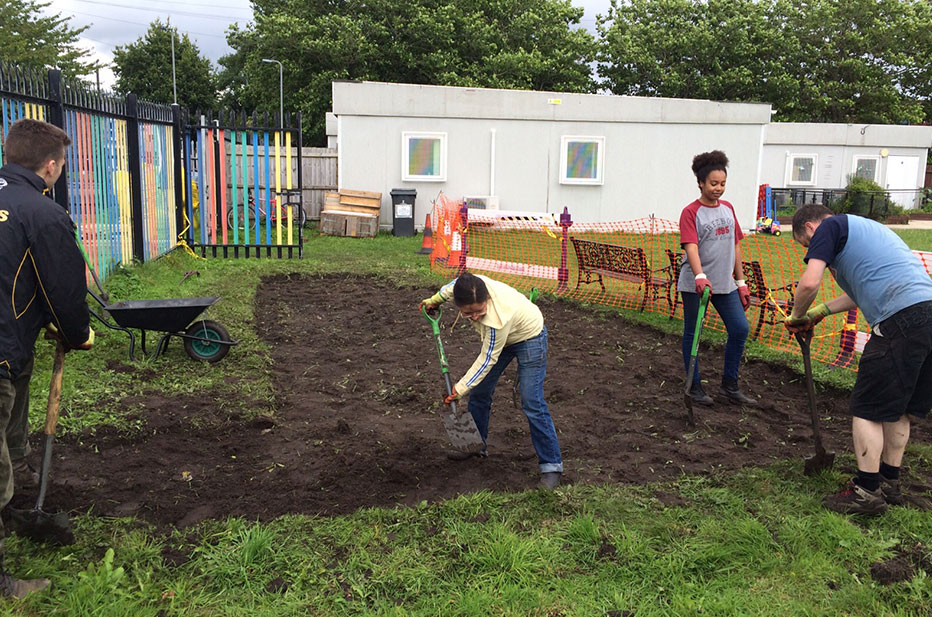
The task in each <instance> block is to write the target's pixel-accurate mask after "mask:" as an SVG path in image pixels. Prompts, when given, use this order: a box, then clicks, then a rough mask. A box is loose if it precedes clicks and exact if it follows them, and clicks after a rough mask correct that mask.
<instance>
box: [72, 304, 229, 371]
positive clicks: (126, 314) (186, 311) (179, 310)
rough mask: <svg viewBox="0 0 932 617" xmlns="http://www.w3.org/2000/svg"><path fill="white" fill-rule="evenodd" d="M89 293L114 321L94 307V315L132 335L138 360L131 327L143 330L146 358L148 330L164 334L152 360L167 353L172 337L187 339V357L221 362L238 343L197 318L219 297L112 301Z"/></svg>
mask: <svg viewBox="0 0 932 617" xmlns="http://www.w3.org/2000/svg"><path fill="white" fill-rule="evenodd" d="M88 293H90V294H91V296H93V298H94V299H95V300H97V303H98V304H100V306H101V307H102V308H103V309H104V311H106V313H108V314H109V315H110V317H111V319H113V323H111V322H110V321H109V320H107V319H105V318H104V316H103V315H100V314H98V313H97V311H95V310H94V309H90V311H91V314H92V315H93V316H94V317H96V318H97V320H98V321H100V323H102V324H103V325H105V326H106V327H108V328H110V329H111V330H121V331H123V332H125V333H126V334H127V335H128V336H129V359H130V360H135V359H136V358H135V354H134V352H135V348H136V336H135V335H134V334H133V332H132V330H130V328H135V329H137V330H139V331H140V332H141V333H142V334H141V347H142V353H143V355H145V356H147V357H148V356H149V355H150V354H149V352H148V351H147V350H146V331H147V330H148V331H152V332H161V333H163V334H162V337H161V338H160V339H159V342H158V344H157V345H156V346H155V352H154V353H153V354H152V358H153V359H155V358H158V357H159V356H160V355H161V354H163V353H165V351H166V350H167V349H168V341H169V339H170V338H171V337H173V336H176V337H178V338H180V339H183V340H184V350H185V351H186V352H187V354H188V356H190V357H191V358H193V359H194V360H200V361H202V362H219V361H220V360H222V359H223V358H224V356H226V355H227V353H229V351H230V347H232V346H233V345H236V344H237V343H238V341H233V340H231V339H230V333H229V332H227V329H226V328H224V327H223V326H222V325H220V324H219V323H217V322H216V321H211V320H209V319H201V320H199V321H195V320H196V319H197V318H198V316H199V315H200V314H201V313H203V312H204V311H205V310H206V309H207V308H208V307H210V306H213V305H214V304H216V302H217V301H218V300H219V299H220V298H219V297H213V298H170V299H167V300H123V301H121V302H116V303H113V304H109V303H107V302H105V301H104V300H103V299H102V298H101V297H100V296H98V295H97V294H95V293H94V292H93V291H91V290H90V289H88Z"/></svg>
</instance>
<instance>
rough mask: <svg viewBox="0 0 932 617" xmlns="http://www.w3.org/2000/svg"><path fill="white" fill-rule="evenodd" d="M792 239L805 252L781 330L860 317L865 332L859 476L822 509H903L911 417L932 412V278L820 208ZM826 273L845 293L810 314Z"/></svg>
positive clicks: (804, 211)
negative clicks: (845, 315)
mask: <svg viewBox="0 0 932 617" xmlns="http://www.w3.org/2000/svg"><path fill="white" fill-rule="evenodd" d="M793 239H795V240H796V241H797V242H799V243H800V244H802V245H803V246H805V247H808V249H809V250H808V252H807V253H806V257H805V258H804V261H805V262H806V271H805V272H804V273H803V275H802V277H801V278H800V279H799V286H798V287H797V288H796V297H795V299H794V302H793V312H792V314H791V315H790V316H789V317H787V319H786V327H787V329H789V330H790V331H791V332H799V331H805V330H810V329H812V327H813V326H815V324H817V323H818V322H819V321H821V320H822V319H824V318H825V317H826V316H828V315H831V314H832V313H841V312H845V311H848V310H851V309H853V308H858V309H860V310H861V312H862V313H863V314H864V318H865V319H867V323H868V324H869V325H870V327H871V333H872V334H871V337H870V340H869V341H868V342H867V345H866V346H865V347H864V353H863V354H862V355H861V360H860V362H859V364H858V377H857V381H856V382H855V384H854V390H853V391H852V392H851V402H850V409H851V415H852V416H853V418H852V424H851V433H852V437H853V441H854V454H855V457H856V459H857V465H858V473H857V475H856V476H855V477H854V478H853V479H852V480H851V482H849V484H848V486H847V488H845V490H843V491H842V492H840V493H838V494H837V495H829V496H827V497H826V498H825V501H824V504H825V507H826V508H828V509H830V510H834V511H836V512H843V513H857V514H881V513H883V512H885V511H886V509H887V505H888V504H890V505H902V504H903V503H904V499H903V495H902V493H901V492H900V482H899V477H900V464H901V463H902V460H903V452H904V451H905V450H906V443H907V442H908V441H909V427H910V418H909V417H910V416H914V417H916V418H919V419H922V418H924V417H925V416H926V415H928V413H929V410H930V408H932V279H930V278H929V274H928V273H927V272H926V271H925V268H924V267H923V266H922V263H920V261H919V260H918V259H917V258H916V256H915V255H914V254H913V253H912V251H910V249H909V247H908V246H906V243H904V242H903V240H901V239H900V237H899V236H897V235H896V234H894V233H893V232H892V231H890V230H889V229H887V228H886V227H884V226H883V225H881V224H880V223H877V222H875V221H871V220H869V219H866V218H863V217H860V216H854V215H850V214H839V215H836V216H833V215H832V212H831V210H829V209H828V208H826V207H825V206H822V205H819V204H811V205H807V206H803V207H802V208H800V209H799V210H797V212H796V214H795V216H793ZM826 268H828V269H829V270H831V272H832V275H833V276H834V277H835V281H836V282H837V283H838V285H839V287H841V288H842V290H843V291H844V292H845V293H844V294H842V295H841V296H839V297H837V298H835V299H833V300H829V301H828V302H826V303H824V304H817V305H815V306H810V305H812V301H813V300H814V299H815V297H816V293H817V292H818V291H819V287H820V286H821V284H822V275H823V274H824V272H825V269H826Z"/></svg>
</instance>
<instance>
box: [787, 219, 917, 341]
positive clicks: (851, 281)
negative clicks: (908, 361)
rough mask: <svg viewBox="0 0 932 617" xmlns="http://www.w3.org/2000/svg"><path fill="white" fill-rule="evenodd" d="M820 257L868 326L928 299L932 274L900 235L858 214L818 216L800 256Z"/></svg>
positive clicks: (807, 257)
mask: <svg viewBox="0 0 932 617" xmlns="http://www.w3.org/2000/svg"><path fill="white" fill-rule="evenodd" d="M810 259H820V260H822V261H824V262H825V263H826V264H828V266H829V269H830V270H831V272H832V275H833V276H834V277H835V280H836V281H837V282H838V285H839V287H841V288H842V289H843V290H844V291H845V293H846V294H848V296H849V297H850V298H851V299H852V300H854V303H855V304H857V305H858V308H859V309H861V311H862V312H863V313H864V318H865V319H867V323H869V324H870V325H871V326H875V325H877V324H878V323H880V322H882V321H883V320H885V319H887V318H888V317H891V316H892V315H894V314H895V313H897V312H899V311H901V310H903V309H904V308H907V307H910V306H913V305H914V304H918V303H920V302H926V301H929V300H932V278H929V274H928V273H927V272H926V271H925V268H924V267H923V266H922V263H921V262H920V261H919V260H918V259H917V258H916V256H915V255H914V254H913V252H912V251H911V250H910V249H909V247H908V246H906V243H905V242H903V240H902V239H901V238H900V237H899V236H898V235H896V234H895V233H893V232H892V231H890V230H889V229H887V228H886V227H885V226H884V225H881V224H880V223H877V222H876V221H872V220H870V219H866V218H863V217H860V216H854V215H849V214H839V215H836V216H832V217H829V218H827V219H823V220H822V222H821V223H820V224H819V227H818V229H816V231H815V233H814V234H812V239H811V240H810V241H809V250H808V251H807V252H806V257H805V258H804V261H806V262H807V263H808V261H809V260H810Z"/></svg>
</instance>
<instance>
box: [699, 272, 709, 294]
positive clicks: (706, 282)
mask: <svg viewBox="0 0 932 617" xmlns="http://www.w3.org/2000/svg"><path fill="white" fill-rule="evenodd" d="M706 287H708V288H709V294H711V293H712V283H710V282H709V279H707V278H706V276H705V274H703V273H702V272H700V273H699V274H697V275H696V293H697V294H699V295H700V296H701V295H702V292H703V291H704V290H705V288H706Z"/></svg>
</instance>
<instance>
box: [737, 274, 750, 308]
mask: <svg viewBox="0 0 932 617" xmlns="http://www.w3.org/2000/svg"><path fill="white" fill-rule="evenodd" d="M735 283H736V284H737V285H738V299H739V300H741V308H743V309H744V310H748V307H749V306H751V291H750V290H749V289H748V285H747V283H745V282H744V279H738V280H737V281H735Z"/></svg>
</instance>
